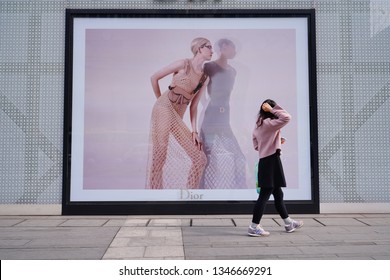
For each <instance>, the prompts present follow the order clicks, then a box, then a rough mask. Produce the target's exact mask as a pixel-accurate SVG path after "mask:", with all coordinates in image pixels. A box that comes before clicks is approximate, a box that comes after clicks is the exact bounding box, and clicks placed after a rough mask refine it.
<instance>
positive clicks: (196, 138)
mask: <svg viewBox="0 0 390 280" xmlns="http://www.w3.org/2000/svg"><path fill="white" fill-rule="evenodd" d="M192 141H193V142H194V145H195V146H197V147H198V149H199V151H201V150H202V149H203V147H202V142H201V141H200V139H199V135H198V132H192Z"/></svg>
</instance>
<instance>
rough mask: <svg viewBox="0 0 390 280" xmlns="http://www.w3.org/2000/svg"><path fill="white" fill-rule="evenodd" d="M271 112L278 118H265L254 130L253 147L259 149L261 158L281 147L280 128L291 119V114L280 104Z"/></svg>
mask: <svg viewBox="0 0 390 280" xmlns="http://www.w3.org/2000/svg"><path fill="white" fill-rule="evenodd" d="M271 113H272V114H274V115H275V116H277V117H278V118H277V119H270V118H268V119H265V120H263V123H262V124H261V125H260V126H258V127H257V125H256V128H255V129H254V130H253V147H254V148H255V150H256V151H259V157H260V158H264V157H267V156H270V155H272V154H274V153H275V152H276V150H277V149H281V146H282V144H281V136H280V129H281V128H282V127H283V126H285V125H286V124H287V123H288V122H289V121H290V120H291V115H290V114H289V113H288V112H287V111H285V110H284V109H283V108H282V107H280V106H279V105H276V106H275V107H274V108H272V110H271Z"/></svg>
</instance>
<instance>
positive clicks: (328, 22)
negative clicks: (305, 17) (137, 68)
mask: <svg viewBox="0 0 390 280" xmlns="http://www.w3.org/2000/svg"><path fill="white" fill-rule="evenodd" d="M66 8H73V9H76V8H81V9H89V8H91V9H92V8H98V9H114V8H115V9H255V8H256V9H306V8H310V9H311V8H315V9H316V34H317V36H316V37H317V38H316V39H317V82H318V95H317V98H318V124H319V172H320V174H319V175H320V202H322V203H335V202H344V203H361V202H372V203H375V202H390V190H389V183H388V182H389V181H390V178H389V174H390V168H389V158H390V141H389V139H390V122H389V119H390V108H389V107H390V99H389V97H390V85H389V83H390V47H389V46H390V28H389V25H390V2H389V1H369V0H366V1H359V0H355V1H353V0H344V1H334V0H321V1H276V0H275V1H224V0H216V1H207V0H199V1H197V0H193V1H183V0H177V1H162V0H161V1H158V0H156V1H126V2H120V1H0V141H1V146H0V152H1V162H0V204H60V203H61V193H62V140H63V112H64V104H63V99H64V97H63V96H64V48H65V42H64V38H65V34H64V33H65V9H66Z"/></svg>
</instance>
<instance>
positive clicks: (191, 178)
mask: <svg viewBox="0 0 390 280" xmlns="http://www.w3.org/2000/svg"><path fill="white" fill-rule="evenodd" d="M173 135H174V136H175V138H176V140H177V142H178V143H179V144H180V146H181V147H182V148H183V149H184V150H185V152H186V153H187V155H188V157H189V158H190V159H191V170H190V172H189V174H188V179H187V188H188V189H198V188H199V183H200V179H201V178H202V174H203V171H204V169H205V167H206V163H207V157H206V155H205V153H204V152H203V151H200V150H199V148H198V147H197V146H195V144H194V143H193V141H192V134H191V132H190V131H189V130H188V129H185V130H184V129H181V130H180V129H176V130H175V132H174V133H173Z"/></svg>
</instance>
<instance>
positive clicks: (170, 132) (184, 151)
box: [146, 60, 207, 189]
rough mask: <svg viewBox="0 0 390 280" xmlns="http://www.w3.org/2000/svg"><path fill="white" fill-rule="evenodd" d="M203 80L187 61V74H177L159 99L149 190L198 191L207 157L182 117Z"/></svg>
mask: <svg viewBox="0 0 390 280" xmlns="http://www.w3.org/2000/svg"><path fill="white" fill-rule="evenodd" d="M204 78H205V76H204V75H203V73H201V74H198V73H196V72H195V70H194V69H193V67H192V66H191V63H190V61H189V60H187V61H186V66H185V71H180V72H178V73H175V74H174V75H173V78H172V82H171V85H170V86H169V90H167V91H165V92H164V93H163V94H162V95H161V96H160V97H159V98H158V99H157V101H156V103H155V105H154V107H153V111H152V117H151V130H150V146H149V159H148V171H147V182H146V188H148V189H197V188H199V182H200V179H201V177H202V174H203V171H204V168H205V166H206V162H207V158H206V155H205V154H204V152H203V151H201V150H199V148H198V147H197V146H196V145H195V144H194V143H193V140H192V134H191V131H190V129H189V128H188V127H187V125H186V124H185V123H184V121H183V116H184V113H185V112H186V110H187V107H188V105H189V104H190V103H191V101H192V99H193V98H194V97H195V95H196V94H198V92H199V89H200V88H201V84H200V83H203V82H204ZM201 79H202V81H201Z"/></svg>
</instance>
